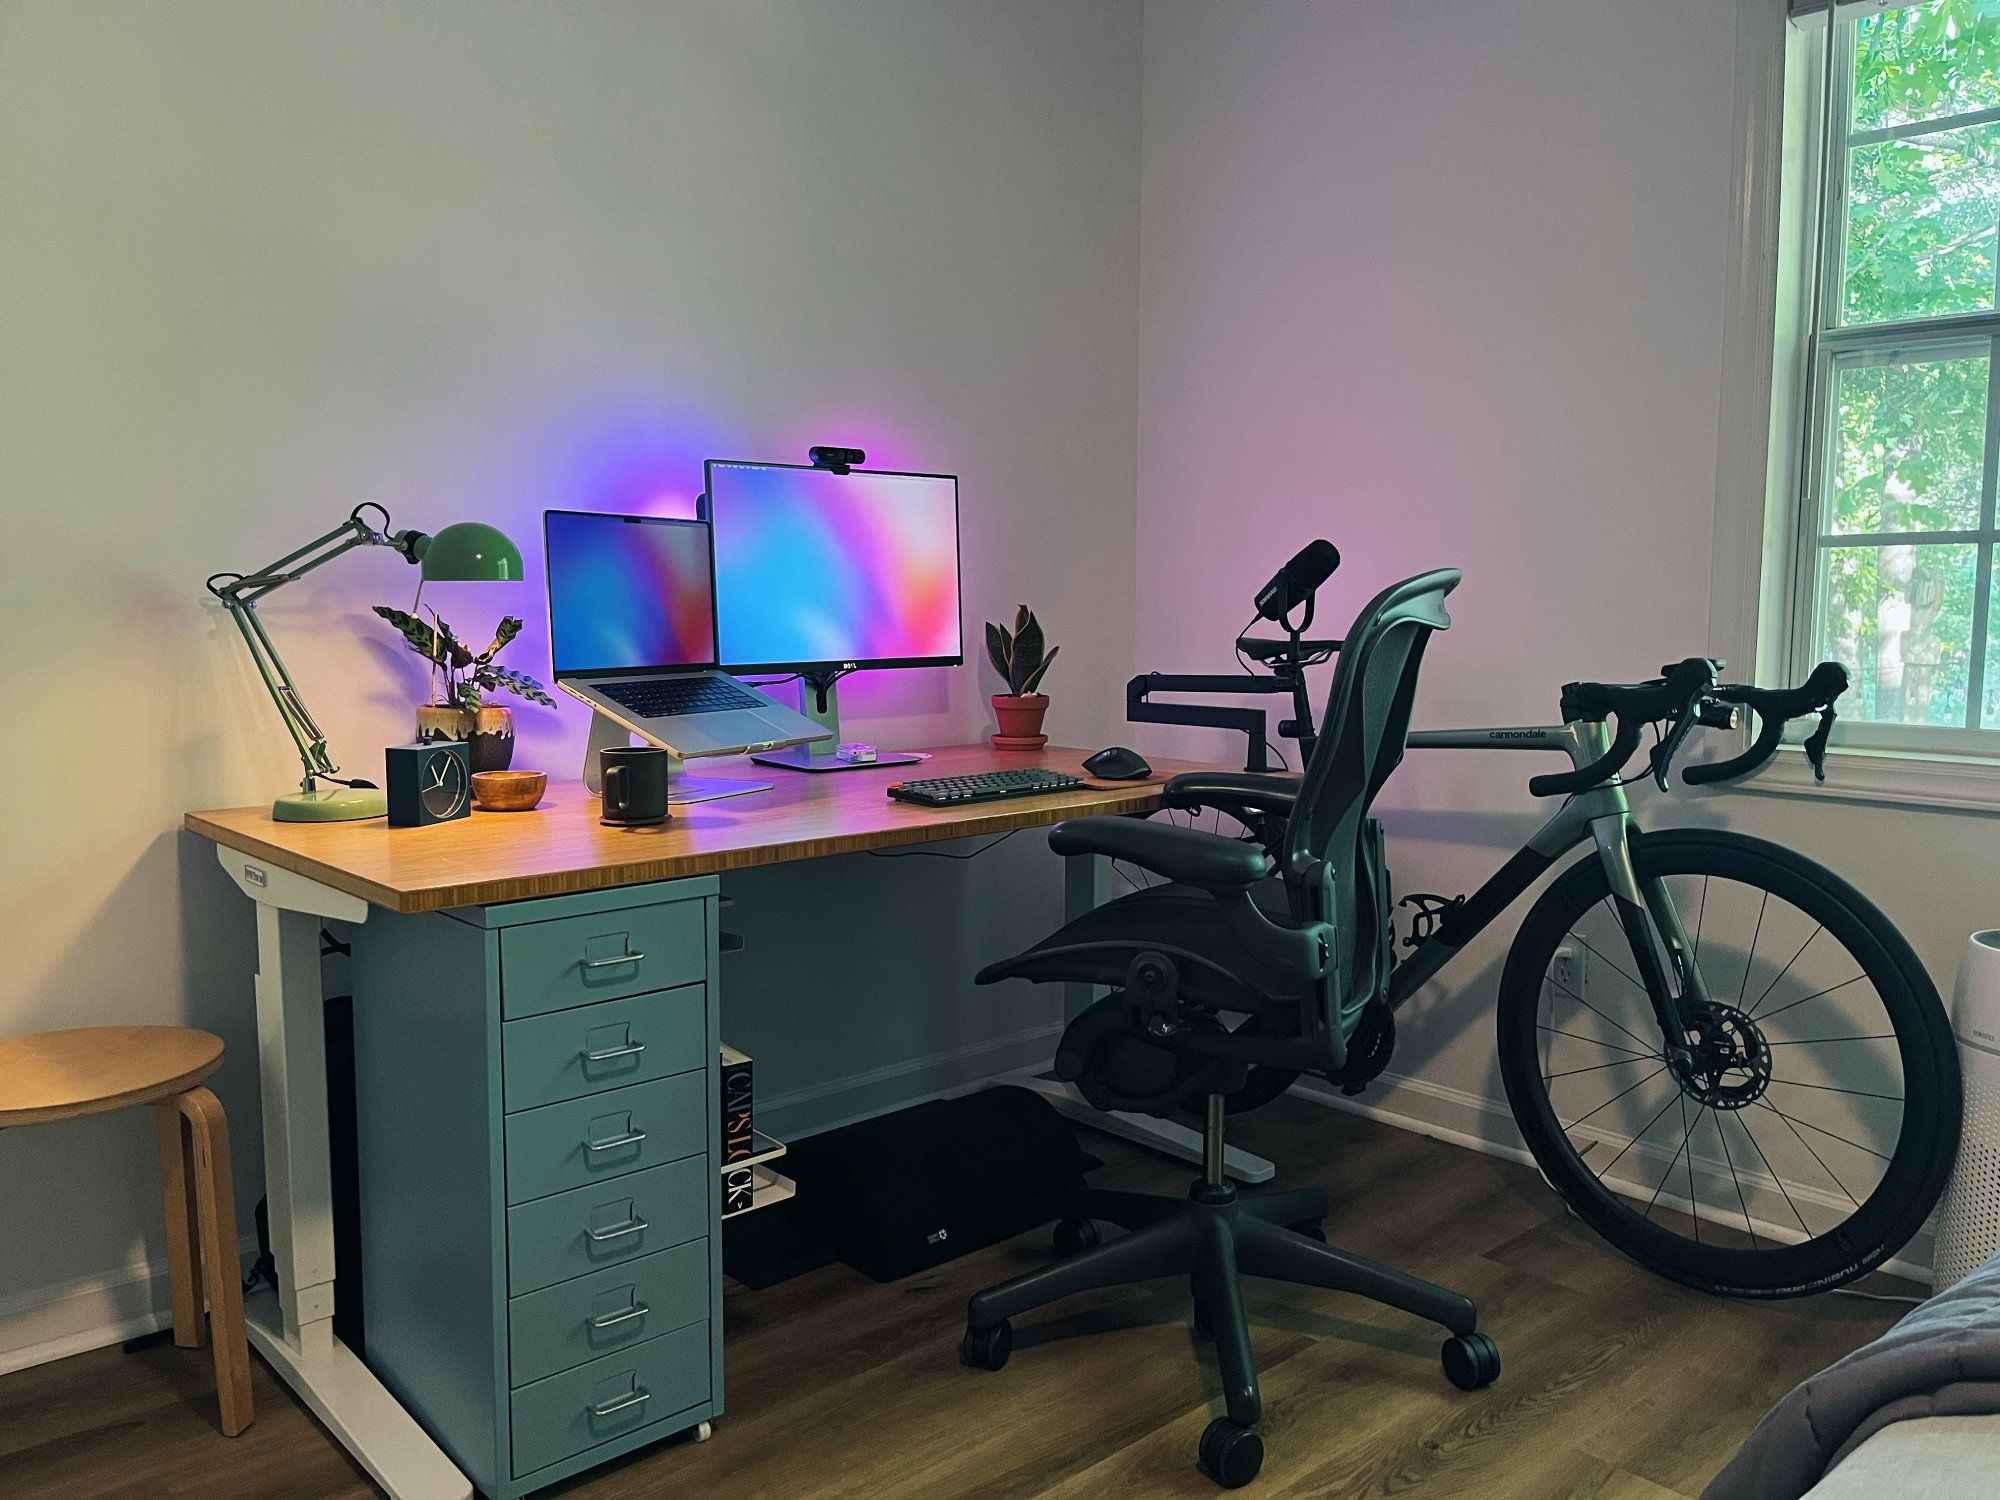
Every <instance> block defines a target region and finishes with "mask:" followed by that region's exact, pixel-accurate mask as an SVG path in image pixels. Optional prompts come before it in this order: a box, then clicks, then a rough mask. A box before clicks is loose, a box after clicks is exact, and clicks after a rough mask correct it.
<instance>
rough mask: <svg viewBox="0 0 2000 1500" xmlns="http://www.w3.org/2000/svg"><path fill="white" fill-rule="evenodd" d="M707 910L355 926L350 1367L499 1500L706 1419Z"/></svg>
mask: <svg viewBox="0 0 2000 1500" xmlns="http://www.w3.org/2000/svg"><path fill="white" fill-rule="evenodd" d="M716 906H717V897H716V883H715V881H714V879H713V878H710V877H701V878H696V879H690V880H677V881H669V882H664V883H661V884H656V885H643V886H630V887H626V888H624V889H621V890H614V891H598V892H590V893H586V894H580V895H571V896H552V897H547V898H544V899H540V900H535V901H520V902H512V903H509V904H506V905H501V906H488V907H475V908H468V909H465V910H461V911H452V912H433V913H426V914H422V915H416V916H399V915H397V914H395V913H390V912H374V913H371V914H370V916H369V920H368V921H367V922H366V923H364V924H362V925H361V926H360V927H358V928H356V929H355V930H354V935H353V937H354V1018H355V1020H354V1051H355V1095H356V1098H355V1103H356V1107H357V1113H358V1120H359V1132H360V1169H361V1240H362V1256H361V1259H362V1275H363V1293H364V1317H365V1321H366V1344H367V1348H366V1355H365V1357H366V1359H367V1362H368V1364H369V1366H370V1367H371V1368H372V1369H373V1370H374V1371H375V1373H376V1374H377V1375H378V1376H379V1377H380V1378H381V1379H382V1381H383V1382H384V1384H386V1385H387V1386H388V1387H389V1389H390V1390H391V1391H393V1392H394V1393H395V1394H396V1397H397V1399H399V1400H400V1401H402V1402H403V1404H404V1405H405V1406H407V1407H408V1408H409V1409H410V1411H411V1412H412V1413H414V1414H415V1416H416V1417H417V1419H418V1421H420V1422H421V1423H422V1424H423V1426H424V1427H425V1429H426V1430H427V1431H429V1432H430V1434H431V1435H432V1436H433V1437H434V1438H436V1439H437V1441H438V1442H439V1444H440V1445H442V1446H443V1448H444V1449H445V1451H446V1452H448V1453H449V1454H450V1455H451V1457H452V1459H453V1460H454V1461H455V1462H456V1463H457V1464H458V1466H459V1467H460V1468H461V1469H463V1470H464V1471H465V1472H466V1474H467V1475H468V1476H469V1477H470V1478H471V1479H472V1481H473V1483H474V1484H476V1485H477V1486H478V1487H479V1489H480V1491H481V1493H483V1494H485V1495H488V1496H491V1497H494V1500H514V1497H515V1496H519V1495H523V1494H526V1493H528V1492H529V1491H531V1490H535V1489H539V1488H541V1487H542V1486H543V1485H547V1484H552V1483H554V1482H555V1481H557V1480H559V1479H564V1478H567V1477H569V1476H570V1475H572V1474H576V1473H579V1472H581V1471H582V1470H584V1469H588V1468H590V1467H592V1466H593V1465H595V1464H598V1463H601V1462H603V1461H604V1460H606V1459H609V1458H613V1457H616V1456H617V1455H619V1454H621V1453H625V1452H628V1451H629V1450H631V1449H633V1448H637V1447H640V1446H642V1445H643V1444H646V1443H650V1442H654V1441H657V1440H658V1439H660V1438H663V1437H669V1436H672V1435H673V1434H675V1433H678V1432H682V1431H684V1430H686V1429H688V1428H690V1427H693V1426H695V1425H697V1424H698V1423H701V1422H705V1421H707V1420H709V1419H710V1418H711V1417H713V1416H715V1415H716V1414H717V1413H719V1412H720V1411H721V1410H722V1341H721V1324H722V1293H721V1285H722V1251H721V1236H720V1233H719V1229H718V1225H719V1217H720V1214H721V1208H722V1200H721V1179H720V1176H719V1174H718V1171H717V1163H718V1162H719V1161H720V1159H721V1141H720V1139H719V1137H720V1133H721V1115H722V1109H721V1097H720V1091H721V1076H720V1061H719V1052H720V1038H719V1035H718V1031H717V1024H716V1003H717V1002H716V963H715V954H716V944H717V938H716Z"/></svg>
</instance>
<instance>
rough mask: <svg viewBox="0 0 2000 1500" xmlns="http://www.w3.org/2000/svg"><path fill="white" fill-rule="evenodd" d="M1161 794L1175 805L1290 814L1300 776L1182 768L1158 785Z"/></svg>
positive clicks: (1170, 803) (1297, 790) (1167, 803)
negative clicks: (1259, 774)
mask: <svg viewBox="0 0 2000 1500" xmlns="http://www.w3.org/2000/svg"><path fill="white" fill-rule="evenodd" d="M1161 797H1162V800H1163V801H1164V802H1165V804H1166V805H1167V806H1168V807H1174V808H1197V807H1219V808H1221V809H1222V810H1223V811H1224V812H1226V813H1236V812H1269V813H1279V814H1282V815H1285V816H1289V815H1290V814H1291V811H1292V807H1293V805H1294V804H1295V803H1297V801H1298V800H1299V779H1298V778H1297V777H1296V776H1258V775H1255V774H1253V773H1251V772H1248V771H1183V772H1182V773H1181V774H1180V775H1178V776H1175V777H1173V778H1171V779H1170V780H1169V781H1168V782H1167V784H1166V785H1165V786H1164V787H1163V788H1161Z"/></svg>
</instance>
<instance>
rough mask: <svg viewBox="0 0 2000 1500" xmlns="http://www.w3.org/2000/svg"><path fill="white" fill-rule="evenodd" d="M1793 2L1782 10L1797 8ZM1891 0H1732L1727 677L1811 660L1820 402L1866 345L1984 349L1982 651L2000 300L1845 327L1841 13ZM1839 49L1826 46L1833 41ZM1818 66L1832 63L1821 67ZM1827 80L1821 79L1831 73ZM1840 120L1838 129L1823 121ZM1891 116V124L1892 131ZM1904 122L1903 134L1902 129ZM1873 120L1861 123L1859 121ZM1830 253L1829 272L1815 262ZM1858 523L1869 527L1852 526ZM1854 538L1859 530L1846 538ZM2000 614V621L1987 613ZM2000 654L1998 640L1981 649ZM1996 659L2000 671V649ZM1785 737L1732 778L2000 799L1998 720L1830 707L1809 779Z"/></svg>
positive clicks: (1724, 518)
mask: <svg viewBox="0 0 2000 1500" xmlns="http://www.w3.org/2000/svg"><path fill="white" fill-rule="evenodd" d="M1795 8H1796V7H1795ZM1887 8H1893V7H1892V6H1886V5H1879V4H1867V5H1857V6H1842V7H1840V8H1839V10H1838V12H1837V13H1836V14H1835V16H1834V18H1833V24H1829V17H1828V13H1827V9H1826V8H1822V9H1821V10H1819V12H1818V13H1817V14H1804V15H1797V14H1795V15H1792V16H1790V17H1787V16H1786V15H1785V14H1784V11H1783V8H1782V7H1781V6H1778V5H1775V4H1773V3H1772V0H1739V3H1738V12H1737V54H1736V107H1735V122H1734V147H1735V154H1734V167H1735V169H1736V177H1735V182H1736V187H1737V191H1736V192H1735V194H1734V196H1733V200H1732V213H1731V223H1730V232H1731V244H1732V248H1733V251H1734V254H1733V257H1732V262H1731V267H1730V279H1729V283H1728V286H1727V289H1726V296H1725V306H1724V313H1725V335H1724V349H1723V371H1722V374H1723V387H1722V414H1721V432H1720V442H1719V445H1718V456H1717V475H1716V478H1717V499H1716V519H1717V525H1716V531H1715V538H1714V550H1713V555H1712V563H1713V567H1712V571H1711V577H1712V580H1713V592H1712V598H1711V609H1710V614H1711V626H1712V630H1713V636H1714V640H1715V642H1716V645H1717V647H1718V648H1720V649H1721V650H1722V652H1723V654H1725V655H1730V656H1732V658H1733V664H1734V665H1735V666H1736V667H1738V668H1748V669H1750V670H1749V671H1741V672H1736V671H1733V672H1732V673H1731V674H1730V675H1732V676H1739V675H1740V676H1745V677H1747V676H1750V675H1752V674H1753V673H1754V675H1755V677H1756V679H1757V680H1758V681H1768V682H1790V681H1798V680H1800V679H1801V678H1802V677H1803V676H1804V674H1805V673H1806V672H1807V671H1809V670H1810V669H1811V667H1812V665H1813V664H1814V662H1815V661H1816V660H1817V659H1818V653H1817V652H1816V651H1815V649H1814V648H1815V646H1816V644H1817V633H1816V630H1815V624H1816V620H1815V616H1814V612H1815V610H1816V609H1817V607H1818V599H1817V597H1816V595H1817V584H1818V568H1819V563H1820V558H1819V552H1820V542H1821V532H1820V517H1821V504H1822V485H1823V483H1824V479H1825V476H1826V474H1827V472H1828V468H1827V466H1826V465H1825V464H1824V462H1821V463H1817V464H1815V463H1809V462H1808V459H1809V458H1811V457H1817V458H1819V459H1821V460H1824V458H1825V456H1826V455H1827V453H1828V451H1829V450H1828V448H1827V447H1826V446H1825V445H1826V444H1827V443H1828V442H1829V441H1831V439H1832V437H1833V433H1832V431H1831V424H1830V421H1829V417H1828V413H1827V412H1826V411H1825V410H1823V409H1822V408H1823V407H1825V406H1826V405H1827V404H1828V403H1827V399H1826V398H1827V396H1828V395H1829V394H1830V393H1831V390H1832V387H1831V383H1830V377H1831V375H1832V365H1833V361H1834V360H1835V359H1836V358H1837V357H1839V356H1841V355H1844V354H1849V353H1852V352H1854V351H1858V350H1863V349H1868V348H1883V347H1887V346H1890V345H1898V344H1900V345H1902V346H1905V347H1906V348H1907V347H1909V346H1916V347H1918V348H1920V349H1921V348H1922V347H1924V346H1931V347H1932V348H1942V347H1944V346H1946V345H1948V344H1949V343H1951V342H1954V341H1955V342H1958V343H1961V344H1962V343H1965V342H1966V341H1967V340H1968V339H1969V338H1970V339H1976V340H1979V341H1981V342H1983V343H1984V344H1985V345H1986V350H1987V357H1988V359H1989V361H1990V363H1989V366H1988V368H1989V378H1988V384H1987V413H1986V415H1987V427H1986V432H1985V448H1984V457H1983V466H1982V474H1981V490H1980V505H1981V509H1980V525H1979V528H1978V529H1977V531H1975V532H1972V533H1963V534H1961V533H1952V534H1948V535H1949V536H1952V537H1957V536H1959V535H1963V536H1964V537H1965V539H1966V540H1969V541H1973V542H1978V543H1991V545H1985V546H1983V547H1982V553H1981V557H1980V571H1979V574H1978V576H1977V578H1976V580H1975V584H1974V588H1975V600H1974V603H1975V611H1976V621H1975V634H1974V641H1973V643H1972V644H1973V650H1974V651H1975V652H1976V653H1983V652H1985V649H1986V639H1985V638H1986V634H1987V633H1988V621H1987V615H1988V613H1989V612H1992V606H1993V603H1994V599H1993V577H1992V575H1993V572H1994V561H1995V559H1996V556H2000V514H1996V511H2000V507H1997V506H1996V498H1995V491H1996V472H1995V471H1996V469H2000V369H1996V368H1995V366H1996V365H2000V297H1996V307H1995V308H1994V309H1992V310H1989V311H1984V312H1978V313H1970V314H1953V315H1950V316H1946V317H1939V318H1933V319H1923V320H1917V321H1904V322H1896V323H1878V324H1862V325H1844V324H1841V323H1840V322H1839V321H1838V314H1839V311H1840V309H1839V308H1838V307H1835V308H1832V309H1824V308H1823V307H1822V306H1821V303H1822V302H1823V301H1838V300H1841V299H1842V298H1843V293H1842V289H1841V284H1840V280H1839V276H1840V272H1841V266H1840V265H1839V263H1838V258H1840V257H1842V256H1844V253H1845V236H1844V233H1827V232H1824V231H1825V230H1826V228H1827V226H1829V225H1837V226H1841V228H1842V229H1844V224H1845V219H1844V210H1845V197H1846V192H1847V161H1846V151H1847V144H1848V142H1847V136H1848V131H1847V128H1846V122H1847V120H1848V118H1849V115H1850V113H1851V107H1852V104H1851V89H1852V78H1853V69H1852V52H1851V46H1852V37H1853V34H1854V32H1853V27H1852V24H1851V23H1852V21H1853V20H1854V19H1855V18H1857V17H1858V16H1861V15H1865V14H1867V13H1868V12H1870V11H1873V10H1877V9H1887ZM1830 50H1831V51H1832V52H1834V53H1835V56H1833V57H1831V58H1829V55H1828V54H1829V51H1830ZM1829 62H1831V63H1832V64H1833V66H1832V67H1831V68H1829ZM1829 85H1831V87H1829ZM1948 118H1949V119H1950V121H1951V124H1950V125H1944V124H1943V123H1942V119H1941V120H1934V121H1925V122H1923V123H1922V126H1921V129H1922V131H1924V132H1927V133H1929V132H1938V131H1940V130H1941V129H1947V128H1963V127H1964V126H1965V125H1967V124H1976V123H1983V122H1985V121H1987V120H1990V119H1992V120H2000V111H1985V110H1982V111H1967V112H1963V113H1962V114H1960V115H1956V116H1951V117H1948ZM1836 122H1838V123H1839V129H1838V130H1836V129H1835V125H1836ZM1898 129H1903V127H1898ZM1907 133H1910V134H1914V133H1917V131H1916V128H1914V127H1911V128H1908V130H1907ZM1871 134H1873V132H1871ZM1830 260H1831V261H1833V262H1834V264H1833V265H1832V267H1831V270H1830V271H1829V266H1828V262H1829V261H1830ZM1863 535H1864V536H1865V535H1866V534H1863ZM1843 540H1844V541H1846V542H1849V543H1852V542H1853V541H1855V540H1857V538H1844V539H1843ZM1992 625H1993V628H2000V617H1996V618H1995V619H1994V620H1993V622H1992ZM1991 655H1992V656H1993V657H1995V658H2000V650H1996V651H1994V652H1992V653H1991ZM1968 668H1969V681H1968V698H1969V699H1970V700H1971V702H1970V703H1969V705H1968V708H1969V712H1978V711H1980V710H1982V709H1983V706H1984V705H1983V694H1982V693H1981V692H1980V687H1981V676H1982V675H1983V674H1984V672H1985V671H1986V669H1987V661H1986V658H1985V656H1984V655H1980V656H1978V657H1977V658H1976V659H1975V660H1973V661H1972V662H1969V663H1968ZM1992 670H1993V671H1994V672H1996V673H2000V659H1996V660H1995V661H1994V663H1993V666H1992ZM1803 732H1804V731H1803V728H1800V729H1799V730H1798V731H1797V732H1796V733H1795V734H1794V735H1792V736H1791V737H1789V746H1788V748H1787V749H1786V750H1785V751H1783V752H1782V753H1781V754H1780V755H1779V757H1777V758H1776V759H1775V760H1774V761H1773V762H1772V764H1771V766H1770V767H1769V768H1768V770H1767V771H1766V772H1765V773H1763V774H1762V775H1760V776H1758V777H1756V778H1754V779H1753V780H1751V781H1749V782H1746V783H1742V784H1741V787H1742V789H1744V790H1750V791H1762V792H1778V793H1810V794H1814V795H1819V796H1834V797H1843V798H1851V799H1858V800H1867V801H1885V802H1894V803H1902V804H1906V805H1916V806H1926V807H1944V808H1967V809H1978V810H2000V722H1993V723H1990V724H1986V725H1982V727H1980V728H1977V729H1972V728H1957V727H1950V726H1947V727H1942V728H1940V727H1935V726H1924V725H1899V724H1878V723H1867V722H1863V721H1859V720H1856V719H1852V718H1843V719H1841V720H1840V721H1839V724H1838V725H1837V727H1836V729H1835V733H1834V741H1833V750H1832V752H1831V764H1830V766H1829V772H1828V779H1827V781H1826V782H1825V783H1820V782H1818V781H1817V780H1816V778H1815V777H1814V776H1813V775H1812V774H1811V772H1810V770H1809V768H1808V767H1807V766H1806V764H1805V761H1804V757H1803V756H1802V755H1801V754H1800V753H1799V752H1798V750H1797V748H1796V746H1797V741H1798V739H1799V738H1800V737H1802V735H1803Z"/></svg>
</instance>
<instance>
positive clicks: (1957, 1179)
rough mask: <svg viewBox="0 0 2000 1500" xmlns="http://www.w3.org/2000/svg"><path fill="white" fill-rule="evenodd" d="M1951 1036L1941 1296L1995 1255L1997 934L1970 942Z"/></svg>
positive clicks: (1998, 1245)
mask: <svg viewBox="0 0 2000 1500" xmlns="http://www.w3.org/2000/svg"><path fill="white" fill-rule="evenodd" d="M1951 1029H1952V1032H1953V1034H1954V1035H1955V1036H1956V1037H1957V1038H1958V1056H1959V1065H1960V1066H1961V1067H1962V1068H1963V1069H1964V1072H1965V1135H1964V1139H1963V1140H1962V1141H1961V1142H1960V1144H1959V1148H1958V1165H1957V1167H1956V1168H1955V1169H1953V1171H1952V1175H1951V1183H1950V1185H1949V1186H1947V1187H1946V1188H1945V1195H1944V1209H1943V1212H1942V1213H1941V1214H1940V1216H1939V1218H1938V1226H1937V1242H1936V1250H1935V1251H1934V1253H1933V1255H1932V1271H1931V1278H1932V1281H1933V1283H1934V1284H1935V1286H1936V1287H1937V1289H1938V1290H1940V1291H1942V1290H1943V1289H1944V1288H1946V1287H1948V1286H1950V1285H1952V1284H1953V1283H1954V1282H1956V1281H1959V1280H1961V1279H1962V1278H1963V1277H1964V1276H1965V1275H1966V1274H1967V1273H1968V1272H1970V1271H1972V1270H1973V1269H1974V1268H1976V1267H1977V1266H1979V1265H1980V1264H1981V1263H1982V1262H1984V1261H1985V1260H1987V1259H1988V1258H1989V1257H1991V1256H1992V1255H1993V1254H1995V1253H1996V1252H2000V931H1994V932H1975V933H1974V934H1973V935H1972V936H1971V938H1970V939H1968V940H1967V942H1966V945H1965V962H1964V963H1963V964H1962V965H1961V966H1960V968H1959V971H1958V988H1957V989H1956V990H1954V991H1953V992H1952V997H1951Z"/></svg>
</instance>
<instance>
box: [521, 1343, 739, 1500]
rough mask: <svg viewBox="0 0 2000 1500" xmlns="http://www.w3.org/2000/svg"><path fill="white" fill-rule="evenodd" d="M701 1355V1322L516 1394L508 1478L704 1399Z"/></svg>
mask: <svg viewBox="0 0 2000 1500" xmlns="http://www.w3.org/2000/svg"><path fill="white" fill-rule="evenodd" d="M708 1352H709V1351H708V1324H707V1322H706V1321H703V1322H700V1323H695V1324H692V1325H690V1326H689V1327H686V1328H682V1329H679V1330H678V1331H676V1332H674V1333H668V1334H662V1335H661V1336H660V1337H659V1338H656V1339H648V1340H647V1341H646V1342H645V1343H643V1344H636V1345H634V1346H633V1347H632V1348H630V1349H627V1350H624V1351H622V1352H621V1353H618V1354H610V1355H606V1356H605V1357H604V1358H603V1359H594V1360H592V1361H591V1362H590V1363H589V1364H587V1365H583V1366H581V1367H579V1368H577V1369H574V1370H568V1371H565V1372H564V1373H563V1374H561V1375H551V1376H549V1377H548V1379H546V1380H538V1381H536V1382H535V1383H534V1384H533V1385H527V1386H523V1387H521V1389H520V1390H518V1391H516V1392H514V1402H513V1412H514V1423H513V1427H514V1473H515V1475H516V1476H517V1477H518V1476H520V1475H524V1474H532V1473H534V1472H535V1470H537V1469H545V1468H547V1467H548V1466H549V1465H550V1464H552V1463H556V1462H559V1461H560V1460H562V1459H565V1458H568V1457H569V1456H570V1455H571V1454H573V1453H581V1452H583V1450H584V1449H586V1448H594V1447H596V1446H597V1445H598V1444H599V1443H608V1442H610V1441H611V1440H612V1439H613V1438H618V1437H624V1436H625V1435H626V1434H628V1433H632V1432H636V1431H638V1430H639V1429H640V1428H642V1427H646V1426H649V1425H651V1424H652V1423H654V1422H659V1421H662V1420H664V1419H665V1418H667V1417H671V1416H673V1415H674V1414H675V1413H676V1412H683V1411H686V1410H687V1409H688V1408H689V1407H690V1406H694V1405H696V1404H697V1403H699V1402H704V1401H706V1400H708V1394H709V1379H708V1372H709V1364H708ZM661 1436H662V1437H664V1436H666V1432H665V1431H664V1430H663V1431H662V1432H661Z"/></svg>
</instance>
